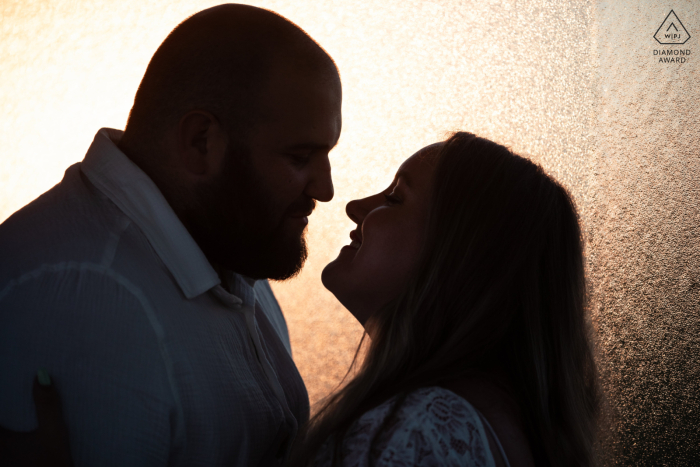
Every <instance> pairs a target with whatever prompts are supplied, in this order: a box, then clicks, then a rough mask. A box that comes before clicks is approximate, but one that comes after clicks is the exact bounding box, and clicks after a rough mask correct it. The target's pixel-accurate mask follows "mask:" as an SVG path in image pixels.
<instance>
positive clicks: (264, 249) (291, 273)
mask: <svg viewBox="0 0 700 467" xmlns="http://www.w3.org/2000/svg"><path fill="white" fill-rule="evenodd" d="M307 257H308V250H307V247H306V239H305V238H304V236H301V237H299V238H297V239H294V240H291V241H289V240H288V241H286V242H279V243H277V244H274V245H270V244H269V243H268V244H266V245H258V247H257V248H251V249H249V250H247V251H245V252H237V253H236V254H234V255H232V257H231V261H229V262H228V263H229V264H230V269H231V270H233V271H234V272H237V273H239V274H243V275H244V276H248V277H250V278H252V279H270V280H274V281H285V280H289V279H292V278H294V277H296V276H298V275H299V273H300V272H301V270H302V268H303V267H304V263H305V262H306V259H307Z"/></svg>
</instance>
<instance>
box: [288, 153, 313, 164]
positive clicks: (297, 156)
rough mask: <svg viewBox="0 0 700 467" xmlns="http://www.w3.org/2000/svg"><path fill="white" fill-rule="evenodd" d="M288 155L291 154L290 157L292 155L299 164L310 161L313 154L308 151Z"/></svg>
mask: <svg viewBox="0 0 700 467" xmlns="http://www.w3.org/2000/svg"><path fill="white" fill-rule="evenodd" d="M288 155H289V157H291V158H292V159H293V160H294V162H296V163H298V164H305V163H306V162H308V160H309V157H311V154H308V153H307V154H288Z"/></svg>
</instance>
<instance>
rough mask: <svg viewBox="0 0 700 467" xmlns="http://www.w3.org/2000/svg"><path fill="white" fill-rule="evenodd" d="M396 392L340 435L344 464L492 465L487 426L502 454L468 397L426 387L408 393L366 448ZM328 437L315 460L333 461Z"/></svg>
mask: <svg viewBox="0 0 700 467" xmlns="http://www.w3.org/2000/svg"><path fill="white" fill-rule="evenodd" d="M394 401H395V397H394V398H391V399H389V400H388V401H386V402H384V403H383V404H381V405H379V406H377V407H375V408H374V409H372V410H370V411H368V412H366V413H364V414H363V415H362V416H361V417H360V418H359V419H358V420H357V421H356V422H355V423H353V425H352V426H351V427H350V428H349V430H348V432H347V434H346V436H345V439H344V441H343V447H342V451H343V455H344V458H343V467H366V466H369V465H370V463H369V458H370V456H371V457H372V459H373V465H375V466H377V467H389V466H391V467H413V466H419V467H433V466H435V467H438V466H440V467H442V466H444V467H452V466H455V467H456V466H460V467H465V466H468V467H495V461H494V458H493V455H492V454H491V450H490V449H489V442H488V438H487V436H486V430H487V429H488V430H489V431H491V434H492V436H493V437H494V440H495V441H496V444H497V445H498V447H499V450H500V451H501V455H502V456H503V459H504V460H505V462H506V465H507V464H508V461H507V459H506V457H505V453H504V452H503V448H502V447H501V445H500V442H499V441H498V438H497V437H496V436H495V433H493V430H492V429H491V427H490V426H489V425H488V422H487V421H486V419H484V418H483V416H482V415H481V414H480V413H479V411H478V410H476V408H474V407H473V406H472V405H471V404H470V403H469V402H467V401H466V400H465V399H463V398H462V397H460V396H458V395H456V394H455V393H453V392H452V391H450V390H447V389H444V388H440V387H428V388H422V389H419V390H416V391H414V392H412V393H411V394H409V395H408V396H407V397H406V400H405V401H404V403H403V404H402V405H401V408H400V409H399V410H398V411H397V412H396V415H395V416H394V417H393V419H392V420H391V421H390V422H389V424H388V426H387V427H386V428H385V429H384V434H382V435H381V436H380V437H379V439H378V440H377V443H376V446H375V449H374V451H373V452H372V453H371V454H370V453H369V449H370V443H371V442H372V439H373V438H374V435H375V434H376V433H377V430H378V429H379V428H380V426H381V424H382V422H383V421H384V419H385V418H386V416H387V415H388V413H389V411H390V410H391V408H392V405H393V402H394ZM332 455H333V446H332V441H331V439H329V440H328V441H326V443H324V444H323V445H322V447H321V449H320V450H319V453H318V454H317V457H316V459H315V463H314V465H315V466H316V467H328V466H330V465H332V462H331V460H332Z"/></svg>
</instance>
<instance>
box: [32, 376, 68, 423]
mask: <svg viewBox="0 0 700 467" xmlns="http://www.w3.org/2000/svg"><path fill="white" fill-rule="evenodd" d="M42 373H43V374H42ZM32 394H33V396H34V404H35V405H36V418H37V422H38V424H39V429H40V430H43V431H51V432H55V431H58V430H59V429H60V428H62V427H63V426H64V423H63V413H62V411H61V399H60V398H59V396H58V392H57V391H56V387H55V386H54V385H52V384H51V379H50V378H49V376H48V374H46V373H45V370H39V373H38V374H37V377H36V378H34V387H33V391H32Z"/></svg>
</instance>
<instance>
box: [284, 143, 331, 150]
mask: <svg viewBox="0 0 700 467" xmlns="http://www.w3.org/2000/svg"><path fill="white" fill-rule="evenodd" d="M336 144H338V143H336ZM336 144H334V145H333V146H328V145H327V144H318V143H298V144H292V145H291V146H287V147H285V148H284V150H285V151H308V152H313V151H330V150H331V149H333V148H334V147H335V146H336Z"/></svg>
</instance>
